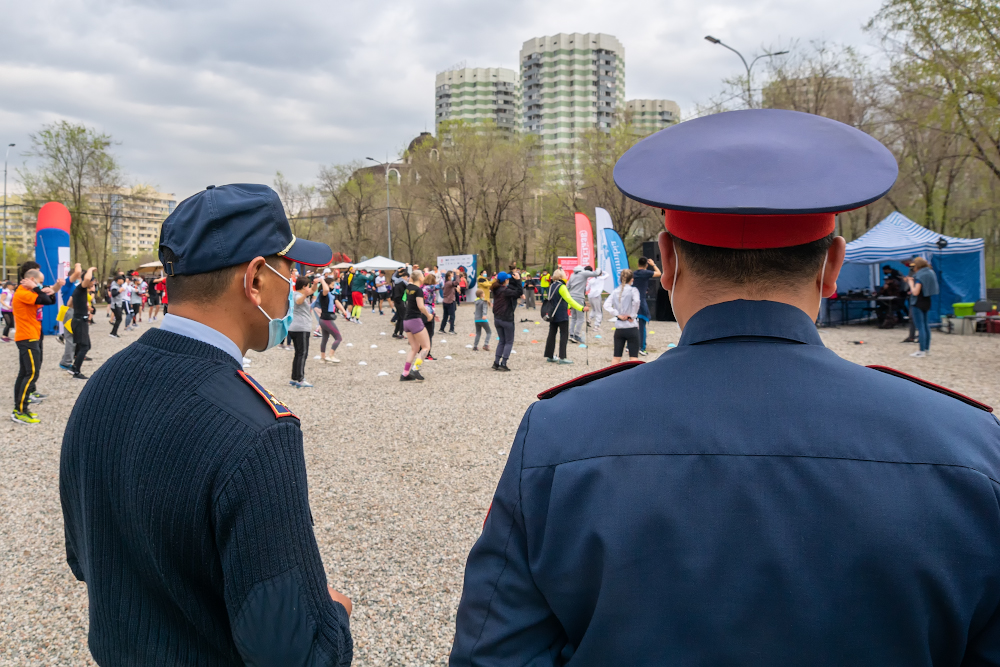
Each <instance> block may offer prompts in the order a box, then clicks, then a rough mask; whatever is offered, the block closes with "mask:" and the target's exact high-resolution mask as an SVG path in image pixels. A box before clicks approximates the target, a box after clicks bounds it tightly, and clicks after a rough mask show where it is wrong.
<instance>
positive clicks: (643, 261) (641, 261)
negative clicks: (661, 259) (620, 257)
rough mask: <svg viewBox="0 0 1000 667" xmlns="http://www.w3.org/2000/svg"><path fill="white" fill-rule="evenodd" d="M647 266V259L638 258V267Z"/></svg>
mask: <svg viewBox="0 0 1000 667" xmlns="http://www.w3.org/2000/svg"><path fill="white" fill-rule="evenodd" d="M647 264H649V260H648V259H646V258H645V257H640V258H639V266H646V265H647Z"/></svg>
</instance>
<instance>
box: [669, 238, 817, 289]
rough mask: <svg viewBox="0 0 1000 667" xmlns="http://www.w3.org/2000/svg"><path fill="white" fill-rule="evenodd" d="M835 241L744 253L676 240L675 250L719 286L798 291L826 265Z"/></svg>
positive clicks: (698, 271)
mask: <svg viewBox="0 0 1000 667" xmlns="http://www.w3.org/2000/svg"><path fill="white" fill-rule="evenodd" d="M833 238H834V236H833V234H830V235H829V236H824V237H823V238H821V239H819V240H818V241H813V242H811V243H804V244H802V245H797V246H790V247H788V248H763V249H760V250H743V249H732V248H715V247H712V246H707V245H700V244H697V243H691V242H690V241H684V240H683V239H679V238H677V237H676V236H675V237H674V247H676V248H677V250H678V251H679V254H680V255H681V257H682V258H683V260H684V262H685V265H686V266H688V267H689V268H690V269H691V271H692V272H693V273H695V274H697V275H698V276H701V277H703V278H707V279H709V280H711V281H712V282H717V283H729V284H734V285H741V286H749V285H753V286H756V287H761V288H764V289H769V288H774V287H795V286H798V285H800V284H801V283H802V281H803V280H805V279H808V278H810V277H811V276H812V275H813V274H814V273H815V272H816V271H818V270H819V267H820V266H821V265H822V264H823V256H824V255H825V254H826V252H827V250H829V249H830V245H831V244H832V243H833Z"/></svg>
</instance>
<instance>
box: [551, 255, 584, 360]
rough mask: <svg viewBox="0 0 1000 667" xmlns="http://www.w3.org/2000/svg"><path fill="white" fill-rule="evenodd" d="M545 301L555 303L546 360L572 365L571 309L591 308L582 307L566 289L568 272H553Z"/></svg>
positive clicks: (558, 270) (559, 270)
mask: <svg viewBox="0 0 1000 667" xmlns="http://www.w3.org/2000/svg"><path fill="white" fill-rule="evenodd" d="M545 301H554V304H553V307H552V317H551V319H549V335H548V337H547V338H546V339H545V360H546V361H549V362H552V363H560V364H571V363H573V360H572V359H567V358H566V339H567V338H568V334H569V313H568V312H567V311H568V310H569V308H572V309H573V310H578V311H582V312H588V311H589V310H590V306H581V305H580V304H578V303H577V302H576V301H574V300H573V297H572V296H570V294H569V290H568V289H566V272H565V271H563V270H562V269H556V270H555V271H553V272H552V275H551V281H550V282H549V289H548V291H547V292H546V293H545ZM556 334H558V335H559V358H558V359H556V356H555V350H556Z"/></svg>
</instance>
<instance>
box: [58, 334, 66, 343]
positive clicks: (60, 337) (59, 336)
mask: <svg viewBox="0 0 1000 667" xmlns="http://www.w3.org/2000/svg"><path fill="white" fill-rule="evenodd" d="M56 340H58V341H59V342H60V343H65V342H66V340H65V339H64V338H63V335H62V334H59V335H58V336H56Z"/></svg>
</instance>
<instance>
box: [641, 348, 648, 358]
mask: <svg viewBox="0 0 1000 667" xmlns="http://www.w3.org/2000/svg"><path fill="white" fill-rule="evenodd" d="M648 355H649V352H646V350H639V356H640V357H645V356H648Z"/></svg>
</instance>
